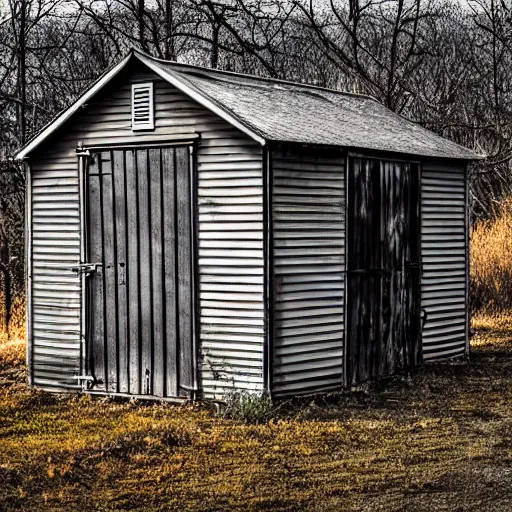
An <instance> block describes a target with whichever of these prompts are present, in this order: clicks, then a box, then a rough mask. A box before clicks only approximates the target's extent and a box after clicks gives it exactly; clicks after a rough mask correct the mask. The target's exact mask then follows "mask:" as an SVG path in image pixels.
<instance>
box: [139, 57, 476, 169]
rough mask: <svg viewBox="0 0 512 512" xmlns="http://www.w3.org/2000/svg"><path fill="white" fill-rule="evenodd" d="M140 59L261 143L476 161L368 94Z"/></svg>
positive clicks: (468, 153)
mask: <svg viewBox="0 0 512 512" xmlns="http://www.w3.org/2000/svg"><path fill="white" fill-rule="evenodd" d="M140 57H141V60H143V61H144V60H146V59H147V60H151V62H152V63H153V64H155V65H156V66H158V67H159V68H160V69H161V70H162V71H164V72H166V73H169V74H171V75H173V76H174V77H176V78H177V79H178V80H180V81H181V82H182V83H184V84H186V85H187V86H188V87H190V88H192V89H194V90H195V91H197V93H199V94H201V95H202V96H206V97H208V98H209V99H210V100H212V101H213V102H215V103H216V104H217V105H218V106H219V107H221V108H223V109H224V110H226V111H227V112H228V113H230V114H231V115H232V116H233V117H235V118H237V119H238V120H239V121H240V122H241V123H243V124H244V125H245V126H247V127H248V128H249V129H251V130H252V131H254V132H255V133H257V134H259V135H260V136H261V137H262V138H264V139H266V140H270V141H283V142H297V143H303V144H324V145H334V146H342V147H347V148H354V149H357V148H361V149H372V150H380V151H389V152H396V153H407V154H413V155H419V156H427V157H441V158H458V159H465V160H473V159H476V158H481V157H480V156H479V155H477V154H476V153H474V152H473V151H471V150H469V149H467V148H465V147H463V146H460V145H459V144H456V143H454V142H452V141H450V140H448V139H445V138H443V137H440V136H439V135H436V134H435V133H433V132H431V131H429V130H427V129H425V128H423V127H421V126H419V125H418V124H416V123H413V122H411V121H408V120H407V119H404V118H403V117H401V116H399V115H398V114H395V113H394V112H392V111H391V110H389V109H387V108H386V107H384V106H383V105H381V104H380V103H379V102H378V101H376V100H375V99H373V98H371V97H368V96H363V95H356V94H349V93H343V92H338V91H333V90H329V89H322V88H319V87H312V86H307V85H303V84H298V83H297V84H296V83H290V82H283V81H279V80H269V79H262V78H257V77H253V76H250V75H239V74H235V73H226V72H222V71H215V70H211V69H206V68H198V67H195V66H188V65H183V64H179V63H173V62H167V61H161V60H158V59H153V58H149V57H147V56H145V55H140Z"/></svg>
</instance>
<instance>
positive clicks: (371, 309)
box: [17, 51, 476, 399]
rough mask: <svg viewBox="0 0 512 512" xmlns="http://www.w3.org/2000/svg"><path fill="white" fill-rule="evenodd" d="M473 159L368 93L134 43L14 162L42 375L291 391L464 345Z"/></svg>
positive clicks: (32, 358)
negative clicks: (199, 63)
mask: <svg viewBox="0 0 512 512" xmlns="http://www.w3.org/2000/svg"><path fill="white" fill-rule="evenodd" d="M475 157H476V155H475V154H474V153H473V152H471V151H470V150H468V149H466V148H464V147H461V146H459V145H457V144H455V143H453V142H451V141H449V140H446V139H443V138H441V137H439V136H437V135H435V134H434V133H431V132H429V131H428V130H425V129H423V128H421V127H420V126H418V125H416V124H414V123H411V122H409V121H407V120H405V119H403V118H402V117H400V116H398V115H396V114H394V113H393V112H391V111H389V110H387V109H386V108H385V107H383V106H382V105H381V104H379V103H378V102H377V101H375V100H374V99H372V98H370V97H367V96H362V95H354V94H347V93H341V92H337V91H333V90H328V89H323V88H319V87H314V86H307V85H303V84H297V83H289V82H284V81H279V80H268V79H262V78H257V77H253V76H247V75H240V74H235V73H228V72H221V71H215V70H210V69H203V68H199V67H194V66H188V65H184V64H178V63H174V62H167V61H162V60H158V59H154V58H151V57H149V56H147V55H144V54H142V53H139V52H137V51H132V52H130V54H129V55H128V56H126V57H125V58H124V59H123V60H122V61H121V62H119V63H118V64H117V65H116V66H114V67H113V68H111V69H110V70H108V71H107V72H105V74H103V75H102V76H101V78H100V79H99V80H97V81H96V82H95V83H94V84H92V86H91V87H90V88H89V89H88V90H87V91H86V92H85V93H84V94H83V95H82V96H81V97H80V98H79V99H78V100H77V101H76V102H74V103H73V104H72V105H71V106H70V107H69V108H68V109H67V110H65V111H63V112H62V113H61V114H60V115H58V116H57V118H56V119H54V120H53V121H52V122H51V123H50V124H49V125H48V126H46V127H45V128H44V129H43V130H42V131H41V132H40V133H39V134H37V135H36V136H35V137H34V138H33V139H32V140H31V141H30V142H29V143H28V144H27V145H26V146H25V147H24V148H23V149H21V150H20V152H19V153H18V155H17V158H18V159H23V160H25V161H26V163H27V169H28V170H27V173H28V174H27V176H28V181H27V184H28V187H27V241H28V243H27V262H28V268H27V276H28V289H27V297H28V302H27V304H28V351H27V357H28V367H29V374H30V383H31V384H32V385H34V386H37V387H40V388H45V389H53V390H86V391H87V392H90V393H98V394H112V395H129V396H145V397H157V398H169V399H171V398H180V397H192V398H222V397H223V396H224V395H225V393H227V392H231V391H242V390H246V391H249V392H254V393H264V392H268V393H270V394H272V395H273V396H283V395H295V394H304V393H312V392H320V391H327V390H336V389H340V388H342V387H344V386H352V385H355V384H358V383H361V382H364V381H367V380H371V379H377V378H380V377H383V376H387V375H390V374H392V373H394V372H396V371H399V370H404V369H408V368H412V367H414V366H416V365H419V364H421V363H422V362H424V361H427V360H432V359H439V358H450V357H455V356H461V355H464V354H466V353H467V352H468V349H469V344H468V216H467V204H468V189H467V183H468V181H467V164H468V162H469V161H470V160H472V159H475Z"/></svg>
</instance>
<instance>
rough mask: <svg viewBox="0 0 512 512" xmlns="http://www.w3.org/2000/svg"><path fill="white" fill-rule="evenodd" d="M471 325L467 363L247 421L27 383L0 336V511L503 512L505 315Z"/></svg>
mask: <svg viewBox="0 0 512 512" xmlns="http://www.w3.org/2000/svg"><path fill="white" fill-rule="evenodd" d="M474 325H475V327H476V332H475V335H474V338H473V347H472V354H471V358H470V361H469V362H468V363H460V362H459V363H457V364H429V365H427V366H426V367H425V368H422V369H421V370H419V371H418V372H416V373H415V374H414V375H412V376H409V377H407V378H406V377H398V378H395V379H393V380H391V381H388V382H386V383H381V384H379V385H378V386H377V385H376V386H374V387H373V389H371V390H370V391H369V393H367V394H362V393H361V394H359V395H350V396H348V395H344V396H340V395H338V396H331V397H328V398H318V399H316V400H313V399H308V400H302V401H300V402H296V403H287V404H284V406H282V407H281V408H280V412H279V413H276V417H275V418H273V419H271V420H270V421H269V422H264V423H263V424H260V425H254V424H252V425H251V424H244V423H243V422H240V421H233V420H225V419H219V418H217V417H215V415H214V413H213V412H212V411H211V410H209V409H208V408H206V407H200V406H182V407H176V406H169V405H150V406H148V405H142V404H136V403H127V402H125V403H115V402H112V401H109V400H105V399H103V400H102V399H92V398H90V397H87V396H85V397H84V396H83V397H76V396H75V397H70V396H62V395H54V394H47V393H44V392H40V391H36V390H30V389H28V388H27V386H26V385H25V377H26V374H25V367H24V364H23V356H24V346H23V344H22V343H10V344H5V343H4V344H2V345H0V510H1V511H5V512H7V511H12V510H22V511H43V510H44V511H82V512H86V511H110V510H138V511H167V510H177V511H185V510H197V511H220V510H230V511H231V510H236V511H254V510H272V511H295V510H310V511H341V510H343V511H355V510H362V511H372V512H373V511H386V512H387V511H434V510H435V511H445V510H450V511H470V510H471V511H486V512H491V511H510V510H512V413H511V406H512V317H507V316H503V317H501V318H494V319H488V318H480V319H477V320H476V321H475V324H474Z"/></svg>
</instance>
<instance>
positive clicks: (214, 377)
mask: <svg viewBox="0 0 512 512" xmlns="http://www.w3.org/2000/svg"><path fill="white" fill-rule="evenodd" d="M198 184H199V269H200V276H199V281H200V292H199V293H200V309H201V315H200V323H201V325H200V337H201V356H202V357H201V361H200V372H201V382H202V386H203V396H204V397H206V398H221V397H222V396H223V395H224V394H225V393H226V392H230V391H233V390H235V389H236V390H241V389H243V390H248V391H258V392H260V391H262V389H263V372H262V368H263V336H264V319H263V311H264V310H263V186H262V151H261V148H260V147H258V146H256V145H254V144H253V143H251V142H250V141H249V140H244V139H241V138H240V135H238V134H237V133H236V132H235V131H234V130H233V131H231V132H230V137H227V138H218V137H217V136H215V135H214V136H212V137H208V138H207V135H206V134H204V135H203V138H202V141H201V145H200V147H199V151H198Z"/></svg>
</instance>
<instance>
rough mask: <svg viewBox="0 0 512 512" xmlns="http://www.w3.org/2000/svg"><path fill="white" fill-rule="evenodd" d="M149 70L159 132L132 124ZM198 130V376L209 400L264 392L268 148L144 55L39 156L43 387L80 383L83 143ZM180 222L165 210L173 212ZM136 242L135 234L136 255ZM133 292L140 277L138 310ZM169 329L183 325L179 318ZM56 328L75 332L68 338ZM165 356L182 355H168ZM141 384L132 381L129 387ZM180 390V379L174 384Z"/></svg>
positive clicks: (35, 158)
mask: <svg viewBox="0 0 512 512" xmlns="http://www.w3.org/2000/svg"><path fill="white" fill-rule="evenodd" d="M148 80H153V81H154V84H155V85H154V88H155V130H154V131H153V132H150V133H142V132H138V133H133V132H132V130H131V112H130V91H131V90H130V87H131V83H132V82H137V81H148ZM198 134H199V136H200V139H199V141H198V142H197V174H198V177H197V180H198V196H199V198H198V203H199V204H198V217H199V218H198V233H197V237H198V247H197V253H198V255H197V259H198V270H199V273H198V276H197V281H198V283H197V289H198V295H199V296H198V301H199V309H198V314H199V320H198V324H199V332H198V341H199V347H198V352H199V356H200V357H199V367H198V372H199V375H198V377H199V385H200V387H202V390H203V396H204V397H210V398H213V397H216V398H219V397H221V396H222V395H223V393H224V392H225V391H229V390H232V389H234V388H235V387H236V388H240V389H248V390H254V391H261V390H262V388H263V368H262V365H263V339H264V333H265V328H264V322H263V318H264V311H263V252H262V248H263V220H262V215H263V214H262V211H263V210H262V209H263V200H262V194H263V184H262V154H261V147H260V146H259V145H258V144H256V143H255V142H254V141H252V140H251V139H250V138H249V137H248V136H247V135H245V134H243V133H241V132H240V131H238V130H236V129H235V128H233V127H232V126H230V125H229V124H228V123H227V122H225V121H223V120H221V119H220V118H218V117H217V116H216V115H214V114H213V113H211V112H209V111H208V110H206V109H205V108H204V107H202V106H200V105H199V104H197V103H195V102H194V101H192V100H191V99H189V98H187V97H186V96H185V95H184V94H182V93H181V92H179V91H177V90H176V89H175V88H173V87H171V86H170V85H168V84H167V83H165V82H164V81H163V80H161V79H159V78H158V77H156V75H154V74H153V73H151V72H148V71H147V69H145V68H144V67H143V66H142V65H141V66H140V67H137V66H134V67H133V68H132V69H131V70H130V73H128V72H127V73H124V72H123V73H122V74H121V75H120V76H119V77H118V78H117V79H116V80H115V81H114V82H113V83H112V84H111V85H110V86H109V87H108V88H107V89H106V90H105V91H103V92H100V93H99V94H98V95H97V96H96V97H94V98H92V99H91V100H90V101H89V102H88V105H87V106H86V107H85V108H83V109H82V110H81V111H80V112H77V114H76V115H75V116H74V117H73V118H72V119H70V120H69V121H68V122H67V123H66V124H65V125H64V126H63V127H62V128H61V129H60V130H59V131H58V133H57V134H56V136H55V137H53V138H51V139H49V140H48V141H46V142H44V144H43V145H41V146H40V147H39V148H37V150H35V151H34V153H33V154H31V163H32V166H33V179H32V184H33V191H34V192H33V194H32V202H31V206H32V218H33V222H32V226H33V232H34V235H33V238H34V244H33V247H34V249H33V255H32V258H33V274H34V285H33V296H34V299H33V317H34V322H35V323H34V328H33V331H34V349H33V351H32V355H33V359H34V371H33V375H34V384H35V385H38V386H42V387H47V388H50V387H52V386H53V387H57V388H67V387H72V388H77V387H78V386H77V382H76V380H73V376H76V375H78V374H79V373H80V294H81V287H80V277H79V276H77V275H76V274H75V273H74V272H73V271H72V270H71V268H72V267H76V266H77V265H78V264H79V263H80V214H79V177H78V163H77V158H76V155H75V150H76V147H77V145H78V144H79V143H81V144H82V145H83V146H86V147H87V146H88V147H95V146H103V147H105V146H106V145H114V144H117V145H124V146H126V145H130V144H131V145H138V144H144V143H151V147H155V146H158V144H159V141H162V142H168V141H170V140H175V141H179V140H190V139H197V137H198ZM128 158H129V154H128V152H127V159H128ZM134 179H135V177H134V176H131V175H130V174H129V173H128V174H127V176H126V180H127V181H126V186H127V203H128V204H127V208H128V209H129V208H131V206H130V204H131V203H133V201H135V200H136V199H135V197H132V196H131V194H132V191H133V190H134V188H133V185H134V183H132V182H133V180H134ZM130 180H131V181H130ZM163 186H164V187H168V186H174V185H173V184H172V183H170V182H169V183H167V182H164V184H163ZM114 199H115V198H114ZM171 221H172V219H170V218H169V217H168V216H167V215H165V222H167V223H170V222H171ZM128 222H130V219H128ZM168 229H172V226H170V225H169V226H168V225H166V227H165V231H166V233H167V230H168ZM136 242H137V241H136V240H135V241H133V240H130V238H128V240H127V247H126V250H127V251H128V253H130V244H134V243H136ZM168 263H169V264H171V263H172V262H168ZM132 284H133V283H132ZM230 292H233V293H230ZM132 293H138V292H137V288H136V287H135V285H134V284H133V286H130V291H129V297H128V314H129V316H130V318H133V317H134V315H133V312H132V311H131V309H130V308H131V304H132V299H133V297H132ZM153 313H154V312H153ZM166 328H167V329H168V330H172V328H173V326H172V324H170V323H169V322H168V323H167V327H166ZM57 335H59V336H64V337H65V339H64V340H63V341H64V343H61V342H58V341H57V337H56V336H57ZM132 355H133V354H130V361H131V363H133V364H135V362H134V360H132ZM135 356H137V354H135V355H134V357H135ZM137 357H138V356H137ZM135 359H136V357H135ZM131 363H130V364H131ZM166 364H167V365H173V364H178V361H176V360H173V358H172V357H168V358H167V361H166ZM59 368H60V369H59ZM121 385H122V386H123V387H124V385H125V384H124V383H121ZM135 385H136V384H135V383H134V382H129V386H130V388H132V387H133V386H135ZM176 393H177V390H175V389H172V388H171V387H170V388H169V389H167V392H166V394H167V395H171V394H176Z"/></svg>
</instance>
